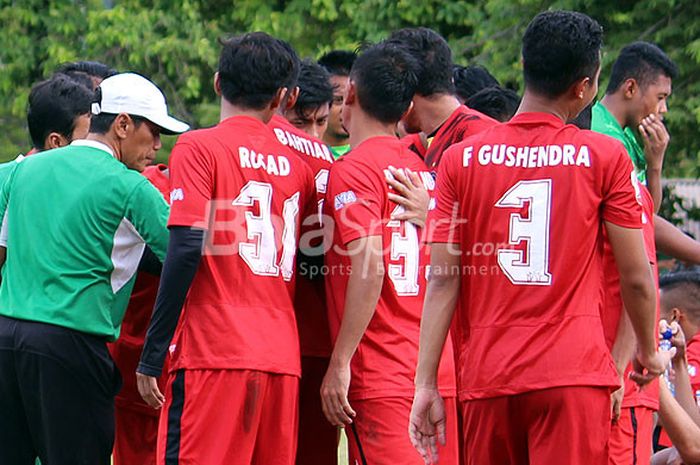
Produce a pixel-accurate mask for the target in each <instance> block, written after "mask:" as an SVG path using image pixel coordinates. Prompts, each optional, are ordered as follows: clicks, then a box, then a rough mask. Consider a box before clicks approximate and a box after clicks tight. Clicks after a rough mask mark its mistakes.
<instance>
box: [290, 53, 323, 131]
mask: <svg viewBox="0 0 700 465" xmlns="http://www.w3.org/2000/svg"><path fill="white" fill-rule="evenodd" d="M297 87H298V88H299V94H298V96H297V98H296V102H295V103H294V106H293V107H292V108H291V109H287V110H286V111H285V112H284V116H285V117H286V118H287V120H289V122H290V123H292V124H293V125H294V126H296V127H297V128H299V129H301V130H302V131H304V132H306V133H307V134H310V135H312V136H314V137H316V138H319V139H320V138H322V137H323V133H324V132H325V131H326V126H328V113H329V111H330V105H331V102H332V101H333V87H332V86H331V83H330V80H329V75H328V72H327V71H326V70H325V69H323V67H321V66H320V65H319V64H317V63H316V62H315V61H311V60H304V61H303V62H302V63H301V72H300V73H299V80H298V81H297Z"/></svg>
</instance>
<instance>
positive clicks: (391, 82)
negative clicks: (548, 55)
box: [350, 42, 418, 124]
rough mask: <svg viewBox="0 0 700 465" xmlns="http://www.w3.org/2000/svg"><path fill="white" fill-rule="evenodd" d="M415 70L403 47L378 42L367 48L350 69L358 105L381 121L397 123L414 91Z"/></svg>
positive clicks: (413, 59)
mask: <svg viewBox="0 0 700 465" xmlns="http://www.w3.org/2000/svg"><path fill="white" fill-rule="evenodd" d="M417 70H418V64H417V63H416V60H415V58H414V57H413V56H411V54H410V53H408V51H407V50H406V49H405V48H403V47H400V46H397V45H396V44H392V43H387V42H382V43H379V44H377V45H374V46H372V47H369V48H367V50H365V51H364V52H363V53H362V54H361V55H360V56H359V57H357V60H356V61H355V64H354V65H353V67H352V72H351V73H350V80H351V81H352V82H354V83H355V89H356V94H357V100H358V104H359V105H360V108H362V109H363V110H364V111H365V112H367V114H369V115H370V116H372V117H373V118H375V119H377V120H379V121H381V122H382V123H387V124H388V123H398V121H399V120H400V119H401V117H402V116H403V114H404V113H406V111H407V110H408V107H409V105H410V104H411V100H412V99H413V95H414V94H415V92H416V87H417V86H418V76H417V73H416V71H417Z"/></svg>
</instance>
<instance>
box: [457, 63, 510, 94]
mask: <svg viewBox="0 0 700 465" xmlns="http://www.w3.org/2000/svg"><path fill="white" fill-rule="evenodd" d="M452 80H453V81H454V84H455V90H456V91H457V98H458V99H459V101H460V102H462V103H464V102H465V101H466V100H467V99H468V98H469V97H471V96H472V95H474V94H476V93H477V92H479V91H480V90H482V89H486V88H488V87H496V86H498V85H499V84H498V81H497V80H496V78H495V77H493V76H492V75H491V73H489V72H488V70H487V69H486V68H484V67H483V66H478V65H469V66H461V65H454V66H453V67H452Z"/></svg>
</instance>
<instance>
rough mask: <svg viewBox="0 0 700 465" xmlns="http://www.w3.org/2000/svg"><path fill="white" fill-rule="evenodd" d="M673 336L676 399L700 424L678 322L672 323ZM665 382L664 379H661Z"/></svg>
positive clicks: (662, 329)
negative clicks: (675, 350)
mask: <svg viewBox="0 0 700 465" xmlns="http://www.w3.org/2000/svg"><path fill="white" fill-rule="evenodd" d="M665 323H666V322H665V320H662V322H661V327H660V329H659V331H664V330H665V329H666V327H664V324H665ZM670 328H671V331H672V332H673V336H672V337H671V345H672V346H673V347H675V348H676V349H677V352H676V355H675V356H674V357H673V360H672V361H671V363H672V366H673V374H674V376H673V384H674V386H675V387H676V401H677V402H678V403H679V404H680V406H681V407H682V408H683V410H685V412H686V413H687V414H688V416H690V418H691V419H692V420H693V422H694V423H695V424H696V425H698V426H700V410H699V409H698V404H697V402H696V400H695V392H694V391H693V387H692V385H691V383H690V375H689V373H688V359H687V358H686V350H685V349H686V343H685V335H684V334H683V330H682V329H681V327H680V325H679V324H678V323H677V322H675V321H674V322H673V323H671V325H670ZM661 382H662V383H663V382H664V381H663V380H661Z"/></svg>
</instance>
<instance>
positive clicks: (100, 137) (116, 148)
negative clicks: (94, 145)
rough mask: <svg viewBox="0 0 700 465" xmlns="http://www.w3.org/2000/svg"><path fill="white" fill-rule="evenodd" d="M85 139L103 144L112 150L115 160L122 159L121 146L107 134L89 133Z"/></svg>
mask: <svg viewBox="0 0 700 465" xmlns="http://www.w3.org/2000/svg"><path fill="white" fill-rule="evenodd" d="M85 139H86V140H92V141H95V142H100V143H102V144H105V145H106V146H107V147H109V148H110V149H112V153H114V158H116V159H117V160H121V159H122V151H121V144H120V143H118V140H117V139H116V138H115V137H111V136H110V133H109V132H108V133H107V134H96V133H94V132H91V133H89V134H88V135H87V137H85Z"/></svg>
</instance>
